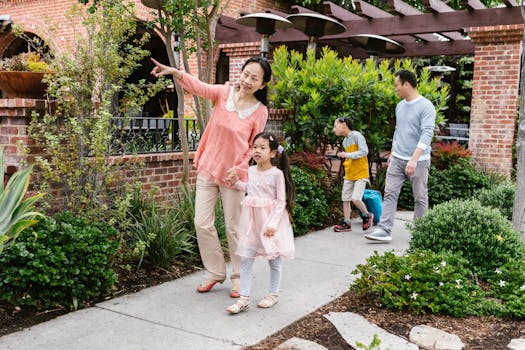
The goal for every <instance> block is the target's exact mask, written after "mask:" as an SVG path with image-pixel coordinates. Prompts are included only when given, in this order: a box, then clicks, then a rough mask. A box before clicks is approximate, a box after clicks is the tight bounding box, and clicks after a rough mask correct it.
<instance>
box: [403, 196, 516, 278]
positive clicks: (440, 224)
mask: <svg viewBox="0 0 525 350" xmlns="http://www.w3.org/2000/svg"><path fill="white" fill-rule="evenodd" d="M409 227H410V229H411V231H412V238H411V240H410V246H409V251H410V252H414V251H416V250H432V251H434V252H441V251H449V252H452V253H457V254H460V255H462V256H463V257H465V258H466V259H467V261H468V268H469V269H470V270H471V271H473V272H475V273H477V274H478V275H479V276H480V277H481V278H482V279H484V278H486V277H487V276H488V275H489V274H490V272H492V271H494V270H495V269H496V268H499V267H501V266H502V265H504V264H505V263H507V262H508V261H509V260H512V259H515V260H521V259H523V258H524V257H525V248H524V245H523V242H522V241H521V237H520V235H519V234H518V233H517V232H516V231H514V230H513V229H512V228H511V224H510V223H509V221H508V220H507V219H505V218H504V217H503V215H502V214H501V213H500V211H499V210H496V209H493V208H487V207H484V206H482V205H481V203H480V202H479V201H477V200H452V201H449V202H446V203H442V204H439V205H437V206H435V207H434V208H432V209H431V210H429V211H428V212H427V214H426V215H425V216H424V217H422V218H419V219H417V220H416V221H415V222H414V223H412V224H410V225H409Z"/></svg>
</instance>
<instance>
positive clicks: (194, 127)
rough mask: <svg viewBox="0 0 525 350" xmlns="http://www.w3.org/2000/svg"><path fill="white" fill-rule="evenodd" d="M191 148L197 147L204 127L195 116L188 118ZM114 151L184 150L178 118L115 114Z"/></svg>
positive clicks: (186, 121) (187, 134)
mask: <svg viewBox="0 0 525 350" xmlns="http://www.w3.org/2000/svg"><path fill="white" fill-rule="evenodd" d="M184 125H185V130H186V136H187V138H188V144H189V149H190V151H194V150H196V149H197V146H198V144H199V140H200V137H201V131H200V129H199V126H198V124H197V121H196V119H195V118H184ZM111 133H112V141H111V154H113V155H123V154H143V153H159V152H180V151H181V150H182V144H181V137H180V136H181V133H180V131H179V124H178V118H150V117H113V118H111Z"/></svg>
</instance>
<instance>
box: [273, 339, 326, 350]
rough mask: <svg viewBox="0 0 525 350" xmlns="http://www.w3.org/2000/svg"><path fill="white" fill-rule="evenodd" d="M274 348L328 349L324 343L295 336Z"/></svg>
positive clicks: (278, 349)
mask: <svg viewBox="0 0 525 350" xmlns="http://www.w3.org/2000/svg"><path fill="white" fill-rule="evenodd" d="M274 350H328V349H327V348H325V347H324V346H322V345H319V344H317V343H314V342H313V341H309V340H306V339H301V338H297V337H293V338H290V339H288V340H287V341H285V342H284V343H282V344H281V345H279V346H278V347H276V348H274Z"/></svg>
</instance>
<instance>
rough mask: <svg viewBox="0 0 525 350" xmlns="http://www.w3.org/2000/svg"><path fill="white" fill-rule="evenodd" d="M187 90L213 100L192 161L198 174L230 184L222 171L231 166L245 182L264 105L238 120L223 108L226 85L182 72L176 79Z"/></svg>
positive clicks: (262, 121) (261, 126) (263, 118)
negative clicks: (207, 81)
mask: <svg viewBox="0 0 525 350" xmlns="http://www.w3.org/2000/svg"><path fill="white" fill-rule="evenodd" d="M178 82H179V83H180V85H181V86H182V87H183V88H184V89H185V90H186V91H188V92H189V93H192V94H194V95H197V96H201V97H204V98H207V99H210V100H212V101H213V102H214V107H213V110H212V113H211V117H210V121H209V122H208V125H207V126H206V130H205V131H204V133H203V134H202V137H201V139H200V142H199V147H198V148H197V153H196V155H195V159H194V161H193V165H194V167H196V168H197V171H198V172H199V174H200V175H202V176H204V177H206V178H207V179H208V180H210V181H213V182H215V183H216V184H218V185H220V186H226V187H233V186H232V185H231V184H230V183H229V182H228V181H226V172H227V171H228V170H229V169H230V168H232V167H235V168H236V169H237V173H238V174H239V179H240V180H241V181H247V173H248V161H249V160H250V158H251V145H252V142H253V138H254V136H255V135H257V134H258V133H259V132H261V131H263V130H264V127H265V126H266V121H267V119H268V108H267V107H266V106H265V105H263V104H262V103H261V104H260V105H259V107H258V108H257V109H256V110H255V112H254V113H253V114H252V115H250V116H248V117H247V118H245V119H241V118H240V117H239V115H238V113H237V112H236V111H229V110H227V109H226V102H227V100H228V95H229V92H230V89H232V88H233V87H232V86H231V85H230V84H229V83H226V84H224V85H223V84H206V83H203V82H202V81H200V80H199V79H197V78H195V77H193V76H191V75H189V74H187V73H183V75H182V77H181V79H179V80H178Z"/></svg>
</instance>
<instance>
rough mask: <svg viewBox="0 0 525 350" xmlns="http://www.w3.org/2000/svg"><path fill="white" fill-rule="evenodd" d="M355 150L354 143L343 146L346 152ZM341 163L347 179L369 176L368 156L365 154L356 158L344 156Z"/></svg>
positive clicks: (355, 145) (356, 146)
mask: <svg viewBox="0 0 525 350" xmlns="http://www.w3.org/2000/svg"><path fill="white" fill-rule="evenodd" d="M357 150H358V145H357V144H356V143H352V144H350V145H348V146H347V147H346V148H345V152H346V153H351V152H355V151H357ZM343 165H344V167H345V178H346V179H347V180H351V181H356V180H360V179H368V178H369V173H368V158H367V157H366V156H364V157H361V158H357V159H351V158H346V159H345V161H344V163H343Z"/></svg>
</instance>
